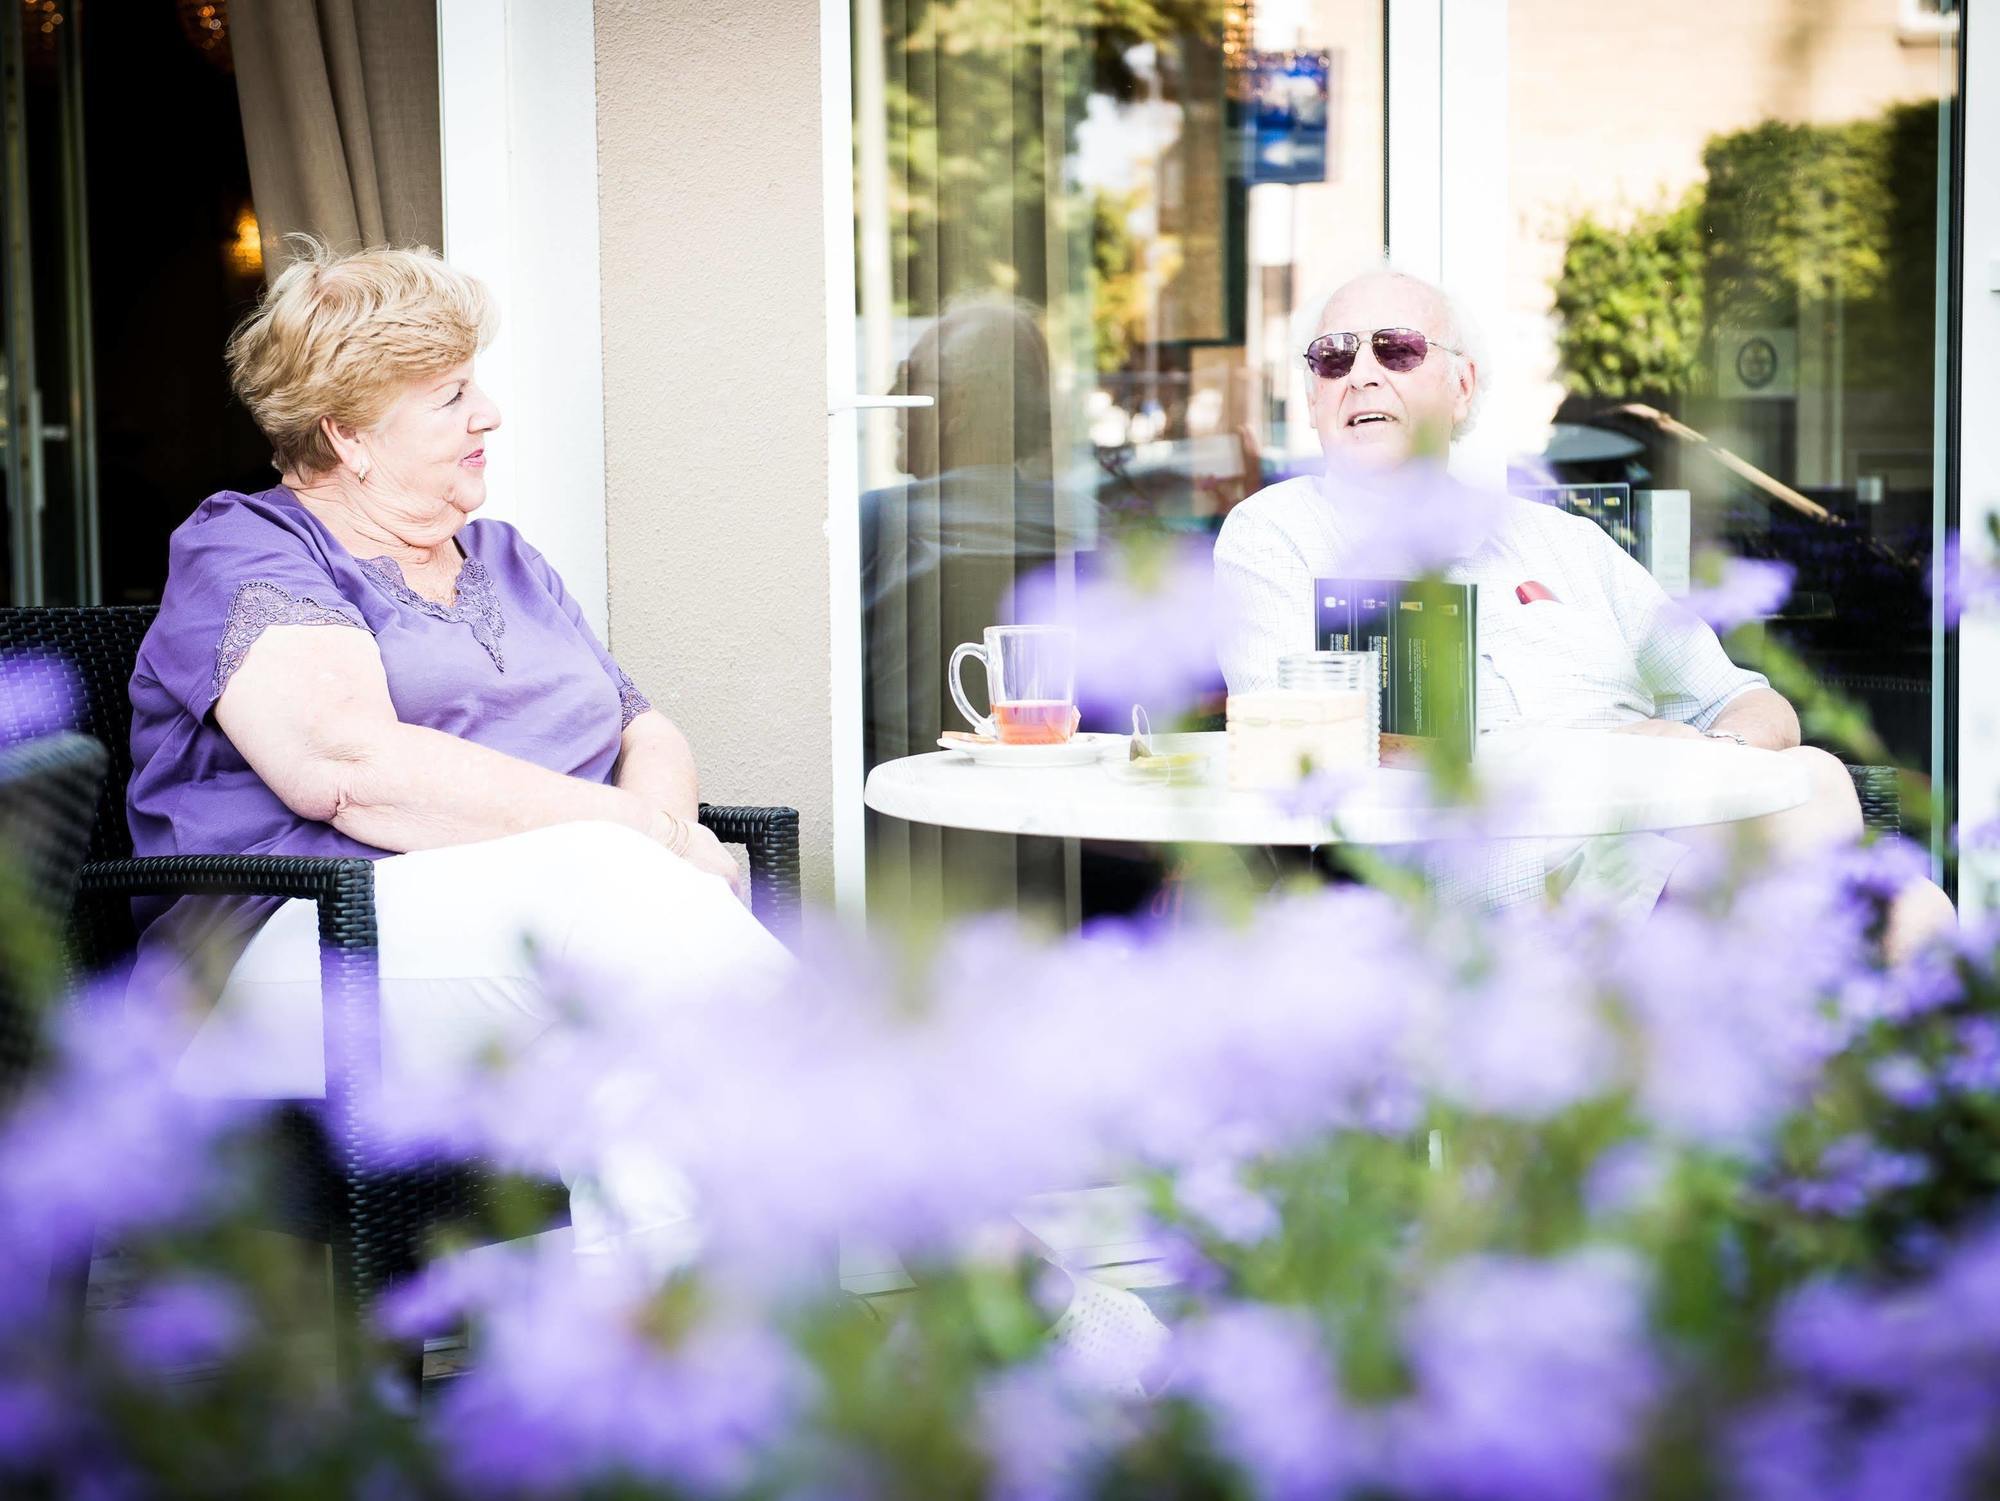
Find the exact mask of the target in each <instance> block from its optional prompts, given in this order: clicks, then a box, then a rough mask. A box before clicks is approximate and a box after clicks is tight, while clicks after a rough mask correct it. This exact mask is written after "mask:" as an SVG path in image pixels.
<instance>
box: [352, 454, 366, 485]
mask: <svg viewBox="0 0 2000 1501" xmlns="http://www.w3.org/2000/svg"><path fill="white" fill-rule="evenodd" d="M354 478H355V479H356V480H357V481H359V482H360V483H361V484H364V485H365V484H367V483H368V461H367V460H366V459H363V460H362V461H361V462H360V463H358V464H356V465H355V466H354Z"/></svg>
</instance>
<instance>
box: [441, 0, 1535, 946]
mask: <svg viewBox="0 0 2000 1501" xmlns="http://www.w3.org/2000/svg"><path fill="white" fill-rule="evenodd" d="M446 3H453V0H446ZM461 3H469V0H461ZM1384 3H1385V5H1386V9H1387V14H1388V16H1389V90H1390V100H1391V104H1390V108H1391V110H1392V111H1395V113H1394V114H1392V116H1391V120H1392V122H1393V126H1394V128H1392V129H1391V130H1390V131H1389V182H1390V187H1389V219H1390V225H1389V240H1390V252H1391V254H1392V255H1393V256H1394V257H1395V258H1396V259H1397V260H1398V262H1399V263H1401V264H1402V265H1404V266H1405V267H1406V268H1407V269H1409V270H1412V271H1419V272H1422V273H1423V274H1426V275H1431V276H1435V275H1437V273H1438V268H1439V266H1440V264H1443V265H1445V266H1447V267H1449V266H1451V265H1452V264H1454V263H1453V262H1450V261H1448V260H1444V261H1441V257H1442V255H1443V252H1444V242H1443V239H1442V234H1443V225H1444V218H1443V215H1442V203H1443V201H1444V193H1445V189H1446V186H1447V184H1450V185H1451V190H1452V191H1453V192H1454V193H1460V191H1461V189H1462V188H1466V187H1468V186H1469V181H1470V179H1469V174H1471V173H1472V172H1473V171H1475V170H1477V169H1476V168H1475V167H1474V166H1473V165H1472V164H1470V163H1469V162H1460V163H1455V164H1452V165H1451V168H1450V171H1449V172H1448V171H1447V163H1445V162H1444V161H1443V160H1441V158H1440V142H1441V140H1442V139H1443V138H1444V137H1443V136H1442V134H1441V131H1442V129H1443V128H1444V127H1445V126H1447V125H1452V126H1456V125H1457V124H1459V123H1460V122H1462V121H1463V120H1465V119H1467V118H1469V116H1468V114H1467V112H1468V111H1469V110H1471V109H1474V108H1477V107H1480V106H1479V105H1478V103H1477V100H1478V99H1479V98H1485V99H1489V100H1490V99H1491V98H1492V97H1493V94H1494V91H1495V90H1498V94H1499V98H1500V99H1501V101H1502V105H1503V114H1502V115H1501V118H1503V119H1504V118H1505V115H1504V103H1505V98H1506V94H1505V90H1506V72H1505V69H1504V68H1502V69H1499V70H1497V71H1496V73H1495V76H1494V77H1493V78H1491V79H1489V80H1487V82H1486V84H1485V85H1484V92H1483V94H1481V93H1476V92H1474V91H1466V92H1465V93H1463V94H1461V96H1460V99H1459V102H1457V103H1456V104H1454V105H1452V106H1450V107H1449V109H1448V110H1446V107H1445V105H1444V103H1443V101H1444V92H1443V89H1442V82H1443V73H1442V68H1443V38H1444V34H1445V32H1444V22H1445V18H1446V17H1447V15H1449V16H1450V17H1451V24H1452V25H1454V26H1456V25H1458V24H1459V23H1460V21H1461V19H1462V20H1464V22H1465V25H1466V31H1465V37H1464V39H1463V40H1455V41H1454V49H1453V50H1454V51H1455V52H1456V53H1457V54H1458V56H1459V57H1460V58H1462V59H1464V60H1465V62H1462V63H1461V64H1460V65H1461V66H1464V65H1465V63H1466V62H1469V61H1470V59H1471V58H1472V56H1473V47H1474V45H1475V43H1474V41H1473V39H1474V38H1475V37H1481V36H1487V37H1490V36H1491V35H1492V34H1493V32H1494V23H1493V22H1492V21H1491V20H1490V19H1482V18H1481V17H1480V16H1479V15H1478V14H1477V12H1479V11H1480V10H1482V9H1484V8H1491V9H1497V10H1498V12H1499V21H1498V35H1499V37H1500V39H1501V42H1502V45H1503V47H1504V43H1505V39H1506V9H1505V0H1384ZM1460 12H1464V15H1463V17H1461V16H1460V14H1459V13H1460ZM852 26H853V5H852V0H820V99H821V107H822V117H821V122H820V138H821V141H822V143H823V148H824V149H823V156H822V161H821V170H822V179H823V191H824V194H825V200H824V201H825V218H824V229H825V240H826V299H827V322H826V361H827V363H826V381H827V386H826V389H827V445H826V447H827V466H828V467H827V520H826V535H827V570H828V575H827V582H828V588H827V598H828V601H829V607H830V610H831V618H830V621H829V626H830V630H831V639H832V643H833V647H832V662H831V670H832V676H833V695H832V698H833V716H832V737H831V738H832V744H831V746H830V751H831V754H832V757H833V878H834V900H835V904H836V906H837V907H838V908H839V910H840V911H841V912H842V913H843V914H845V915H849V916H855V917H858V916H860V915H861V914H862V913H863V911H864V910H865V904H866V895H865V890H866V883H867V855H866V839H867V810H866V808H865V806H864V805H863V802H862V790H863V785H864V779H863V775H862V770H861V767H862V724H861V700H862V641H861V630H862V626H861V483H860V481H861V472H860V471H861V466H860V424H861V423H862V422H864V421H867V420H869V419H868V418H867V417H866V415H865V412H866V410H867V409H868V406H869V405H870V404H871V403H870V402H869V400H868V398H867V397H866V396H865V395H863V394H861V393H857V392H856V391H855V389H854V386H855V372H856V369H857V355H858V350H857V348H856V334H855V325H856V318H857V313H858V309H859V306H860V304H859V300H858V296H857V292H858V288H857V286H856V281H855V267H854V243H855V242H854V230H855V223H854V186H855V185H854V129H853V123H852V122H853V87H854V80H853V41H852V35H853V33H852ZM1491 55H1493V54H1489V57H1490V56H1491ZM1399 89H1401V90H1402V91H1403V93H1402V95H1401V96H1400V98H1401V101H1402V102H1397V101H1398V99H1399V94H1398V90H1399ZM1406 113H1407V115H1408V119H1407V121H1406V120H1405V115H1406ZM1467 133H1468V134H1477V132H1467ZM1500 151H1501V153H1502V161H1503V165H1504V153H1505V147H1504V144H1503V145H1502V146H1501V147H1500ZM1460 174H1466V176H1465V177H1464V178H1461V176H1460ZM1488 176H1489V177H1490V178H1491V179H1492V180H1494V181H1497V182H1498V184H1499V192H1500V193H1501V194H1502V195H1503V196H1502V201H1501V211H1502V212H1503V213H1504V211H1505V200H1504V195H1505V192H1506V174H1505V172H1504V171H1502V172H1499V173H1489V174H1488ZM1453 201H1454V202H1458V203H1461V204H1465V205H1467V206H1468V208H1469V210H1470V211H1471V212H1473V213H1482V214H1483V213H1486V212H1489V209H1488V208H1486V207H1485V206H1483V205H1475V204H1474V201H1473V200H1472V199H1471V198H1470V197H1467V196H1462V195H1461V196H1459V197H1457V198H1455V199H1454V200H1453ZM1469 286H1470V283H1469ZM1499 287H1500V282H1499V280H1498V277H1497V275H1496V277H1495V280H1494V291H1495V292H1497V290H1498V289H1499ZM1478 295H1479V296H1481V297H1485V296H1487V295H1489V294H1488V292H1487V290H1486V288H1485V287H1484V284H1483V283H1480V284H1479V290H1478ZM1496 305H1497V303H1496Z"/></svg>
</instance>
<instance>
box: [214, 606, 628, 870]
mask: <svg viewBox="0 0 2000 1501" xmlns="http://www.w3.org/2000/svg"><path fill="white" fill-rule="evenodd" d="M214 714H215V722H216V724H217V725H218V726H219V727H220V728H221V730H222V732H223V733H224V734H225V735H227V736H228V737H229V740H230V743H231V744H232V745H234V746H235V747H236V749H237V752H238V753H239V754H240V755H241V756H242V757H243V759H244V760H245V761H247V762H249V763H250V768H251V770H253V771H255V772H256V773H257V775H258V776H260V777H261V778H263V780H264V782H265V784H266V785H267V786H269V787H270V788H271V790H272V791H273V792H274V793H276V794H277V796H278V798H279V800H280V801H282V802H283V803H284V804H285V806H286V807H288V808H290V809H291V810H292V811H293V812H294V813H296V814H298V815H299V816H300V817H301V818H311V819H316V820H318V821H320V822H322V823H329V824H332V825H333V827H335V828H336V829H338V830H340V832H341V833H343V834H345V835H347V836H348V837H349V838H350V839H356V840H359V841H360V842H361V843H363V844H370V845H373V846H375V847H376V848H377V849H384V850H390V851H393V852H396V853H402V852H405V851H409V850H422V849H436V848H438V847H440V846H444V845H453V844H469V843H473V842H475V841H477V840H482V839H498V838H501V837H503V836H505V835H508V834H518V833H522V832H524V831H525V830H528V829H538V828H543V827H546V826H548V825H550V824H557V823H569V822H573V821H576V820H581V819H601V820H604V821H607V822H611V823H619V824H624V825H626V826H627V827H629V828H633V829H637V830H639V831H640V832H642V833H645V834H648V835H649V836H651V837H654V838H662V839H664V838H666V837H668V825H667V823H666V820H665V818H664V816H663V814H662V811H661V810H660V809H658V808H657V807H655V806H653V805H652V804H650V803H649V802H648V800H647V799H646V798H645V797H643V796H640V795H638V794H636V793H635V792H633V791H628V790H625V789H622V788H619V787H615V786H607V785H604V784H601V783H597V782H589V781H585V780H584V779H582V778H581V777H571V776H564V775H563V774H562V773H560V772H554V771H550V770H548V769H547V768H545V767H541V766H536V765H534V764H533V763H531V762H528V761H523V760H520V759H518V758H516V757H513V756H509V755H505V754H503V753H502V752H500V751H496V750H492V749H489V748H488V747H486V746H483V745H477V744H474V743H473V742H472V741H469V740H462V739H460V738H459V737H458V736H456V735H448V734H445V733H443V732H441V731H438V730H431V729H425V728H423V727H422V726H419V725H410V724H404V723H402V722H401V721H400V720H399V719H397V717H396V709H395V705H394V703H393V702H392V701H391V700H390V697H389V683H388V679H387V677H386V676H385V675H384V673H383V670H382V659H381V656H380V654H379V653H378V652H377V650H376V647H375V640H374V638H373V637H372V636H370V635H369V634H367V633H366V632H365V631H354V630H336V629H331V628H328V627H325V626H309V625H294V626H278V627H274V628H272V629H270V630H267V631H265V632H264V633H263V634H262V635H260V636H259V637H258V638H257V640H256V642H255V643H254V644H253V645H252V646H251V647H250V649H249V650H248V652H247V653H245V655H244V658H243V661H242V665H241V666H239V667H238V668H237V669H236V671H235V672H234V674H233V675H232V676H231V677H230V679H229V681H228V683H227V684H226V685H225V687H224V688H223V691H222V694H221V696H220V697H219V698H217V699H216V701H215V708H214Z"/></svg>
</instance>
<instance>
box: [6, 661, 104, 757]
mask: <svg viewBox="0 0 2000 1501" xmlns="http://www.w3.org/2000/svg"><path fill="white" fill-rule="evenodd" d="M83 722H84V696H83V688H82V685H81V683H80V682H79V681H78V679H77V675H76V669H75V668H74V667H72V666H70V664H69V663H68V662H66V661H64V660H63V659H62V658H61V657H55V656H49V655H47V654H45V653H40V652H20V651H8V652H0V745H13V744H15V743H16V742H18V741H22V740H36V739H39V738H41V737H42V736H44V735H54V734H59V733H60V732H62V731H64V730H74V729H77V728H79V727H80V726H81V725H82V724H83Z"/></svg>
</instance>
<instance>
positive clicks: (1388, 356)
mask: <svg viewBox="0 0 2000 1501" xmlns="http://www.w3.org/2000/svg"><path fill="white" fill-rule="evenodd" d="M1368 348H1369V350H1370V352H1371V353H1373V354H1374V356H1375V363H1376V364H1378V365H1380V366H1381V367H1382V368H1383V369H1384V370H1393V371H1395V373H1396V374H1398V375H1403V374H1406V373H1407V372H1409V371H1411V370H1414V369H1416V368H1417V366H1419V365H1421V364H1422V363H1423V362H1424V356H1425V355H1427V354H1429V353H1430V352H1431V351H1432V350H1433V349H1442V350H1444V351H1446V352H1447V353H1450V354H1462V353H1464V351H1463V350H1459V349H1453V348H1452V347H1451V346H1450V345H1449V344H1440V343H1438V342H1437V340H1435V339H1427V338H1425V337H1424V336H1423V335H1422V334H1421V333H1419V332H1417V330H1416V329H1414V328H1378V329H1376V330H1375V332H1374V333H1372V334H1370V335H1369V336H1368ZM1360 353H1361V335H1359V334H1321V335H1320V336H1319V337H1318V338H1317V339H1314V340H1313V341H1312V343H1310V344H1308V345H1306V365H1307V367H1308V368H1309V369H1310V370H1311V371H1312V373H1313V374H1314V375H1317V376H1319V377H1320V378H1321V379H1322V380H1339V379H1340V378H1341V377H1342V376H1344V375H1346V374H1347V373H1348V372H1349V371H1350V370H1352V369H1353V368H1354V360H1355V357H1356V356H1357V355H1359V354H1360Z"/></svg>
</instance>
